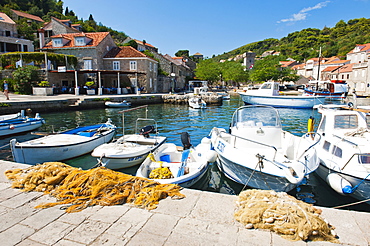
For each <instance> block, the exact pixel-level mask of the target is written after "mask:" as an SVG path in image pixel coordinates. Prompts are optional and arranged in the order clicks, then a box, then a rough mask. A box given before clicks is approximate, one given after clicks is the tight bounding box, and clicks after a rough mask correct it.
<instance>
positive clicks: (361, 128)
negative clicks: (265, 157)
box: [313, 105, 370, 203]
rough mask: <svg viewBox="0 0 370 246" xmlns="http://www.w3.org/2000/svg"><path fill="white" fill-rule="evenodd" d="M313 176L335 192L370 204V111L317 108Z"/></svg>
mask: <svg viewBox="0 0 370 246" xmlns="http://www.w3.org/2000/svg"><path fill="white" fill-rule="evenodd" d="M318 112H319V113H321V115H322V116H321V121H320V123H319V125H318V128H317V130H316V134H315V137H314V140H313V141H315V140H317V139H318V138H319V137H320V136H321V141H320V142H319V144H318V145H316V146H315V148H316V151H317V154H318V157H319V159H320V166H319V168H318V169H317V170H316V173H317V174H318V175H319V176H320V177H321V178H322V179H323V180H325V181H326V182H327V183H328V184H329V186H330V187H331V188H332V189H333V190H335V191H336V192H337V193H339V194H342V195H349V196H352V197H354V198H356V199H358V200H367V203H370V129H369V120H370V110H369V109H362V108H351V107H345V106H335V105H320V106H319V107H318Z"/></svg>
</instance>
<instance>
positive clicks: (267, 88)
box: [239, 82, 325, 108]
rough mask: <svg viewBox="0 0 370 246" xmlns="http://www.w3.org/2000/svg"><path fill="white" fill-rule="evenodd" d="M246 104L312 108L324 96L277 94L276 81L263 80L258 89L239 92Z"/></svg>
mask: <svg viewBox="0 0 370 246" xmlns="http://www.w3.org/2000/svg"><path fill="white" fill-rule="evenodd" d="M239 95H240V96H241V98H242V100H243V101H244V103H245V104H246V105H248V104H252V105H267V106H273V107H285V108H313V106H315V105H318V104H323V103H324V101H325V97H324V96H303V95H297V96H289V95H280V94H279V83H278V82H265V83H263V84H262V85H261V86H260V87H259V88H258V90H247V91H246V92H239Z"/></svg>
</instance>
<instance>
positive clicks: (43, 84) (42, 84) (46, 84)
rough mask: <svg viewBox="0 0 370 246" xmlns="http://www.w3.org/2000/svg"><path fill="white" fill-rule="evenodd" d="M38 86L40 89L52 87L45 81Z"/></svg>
mask: <svg viewBox="0 0 370 246" xmlns="http://www.w3.org/2000/svg"><path fill="white" fill-rule="evenodd" d="M37 85H38V86H40V87H48V86H50V83H49V81H45V80H43V81H41V82H40V83H38V84H37Z"/></svg>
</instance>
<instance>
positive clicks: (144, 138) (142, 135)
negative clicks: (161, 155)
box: [91, 105, 167, 170]
mask: <svg viewBox="0 0 370 246" xmlns="http://www.w3.org/2000/svg"><path fill="white" fill-rule="evenodd" d="M144 107H145V108H146V107H147V105H144V106H140V107H136V108H133V109H128V110H124V111H122V112H127V111H132V110H136V109H140V108H144ZM122 118H123V119H122V121H123V122H124V116H122ZM148 122H149V123H150V124H151V125H146V126H144V127H142V128H140V125H142V124H147V123H148ZM139 128H140V129H139ZM122 129H124V123H123V127H122ZM157 129H158V126H157V122H156V121H155V120H154V119H149V118H138V119H137V120H136V127H135V133H134V134H125V133H124V132H123V136H122V137H120V138H118V139H117V140H115V141H113V142H111V143H106V144H102V145H100V146H98V147H96V148H95V149H94V151H93V152H92V153H91V155H92V156H93V157H97V158H98V165H101V166H104V167H106V168H110V169H113V170H115V169H121V168H127V167H132V166H135V165H139V164H141V163H142V162H143V161H144V160H145V158H146V157H147V156H148V154H149V153H150V152H152V151H154V150H156V149H157V148H158V147H159V146H161V144H163V143H164V142H165V141H166V139H167V138H166V137H163V136H158V131H157Z"/></svg>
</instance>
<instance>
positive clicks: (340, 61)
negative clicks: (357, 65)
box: [325, 60, 350, 65]
mask: <svg viewBox="0 0 370 246" xmlns="http://www.w3.org/2000/svg"><path fill="white" fill-rule="evenodd" d="M346 62H350V60H337V61H328V62H325V64H327V65H328V64H341V63H346Z"/></svg>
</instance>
